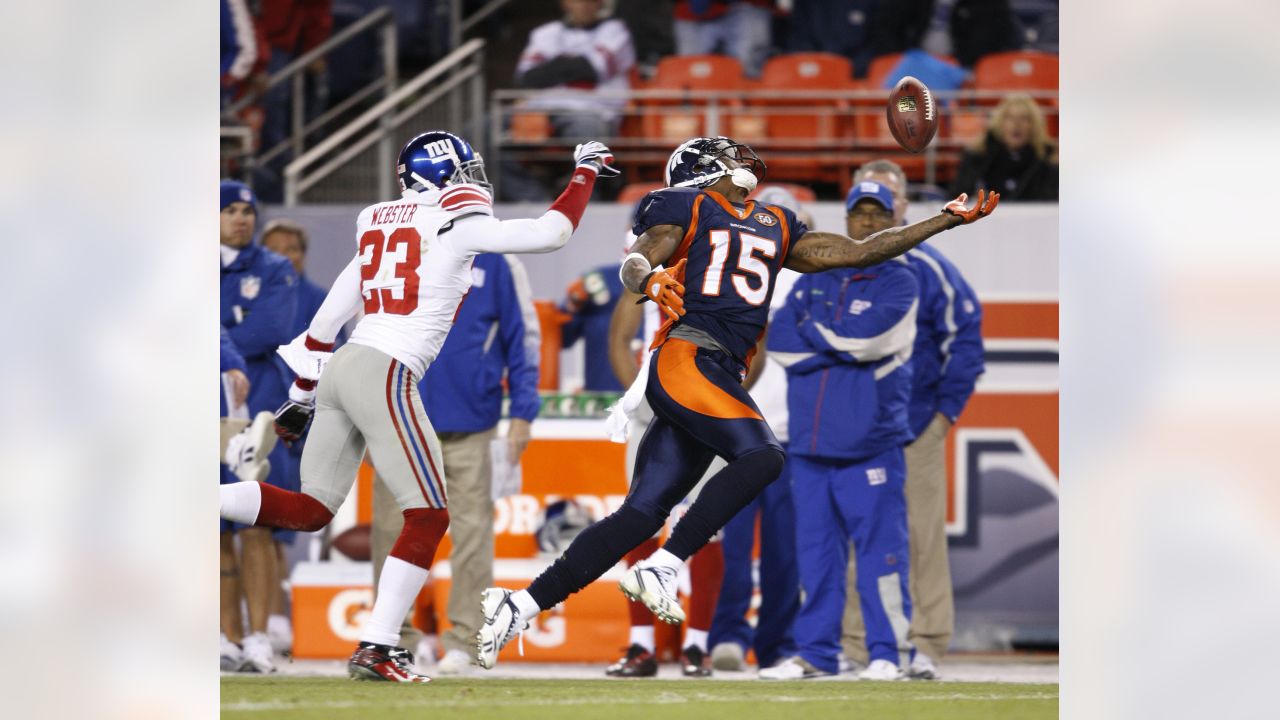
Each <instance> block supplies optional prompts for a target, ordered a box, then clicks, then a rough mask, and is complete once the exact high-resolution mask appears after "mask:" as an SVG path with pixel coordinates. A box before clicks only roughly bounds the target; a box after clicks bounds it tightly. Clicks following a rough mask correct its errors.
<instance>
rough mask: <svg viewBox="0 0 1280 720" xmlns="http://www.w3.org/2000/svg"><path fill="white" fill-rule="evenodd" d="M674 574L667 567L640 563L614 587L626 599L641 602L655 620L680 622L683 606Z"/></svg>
mask: <svg viewBox="0 0 1280 720" xmlns="http://www.w3.org/2000/svg"><path fill="white" fill-rule="evenodd" d="M678 577H679V576H678V574H677V573H676V571H675V570H673V569H671V568H668V567H663V566H660V565H646V564H644V563H643V562H641V563H637V564H636V565H635V566H634V567H632V568H631V569H630V570H628V571H627V573H626V574H625V575H623V576H622V581H621V582H619V583H618V587H620V588H622V594H623V595H626V596H627V597H628V598H629V599H631V600H636V601H638V602H642V603H644V606H645V607H647V608H649V610H650V612H652V613H653V614H654V615H657V616H658V619H659V620H662V621H663V622H667V623H671V624H672V625H677V624H679V623H682V622H684V608H682V607H680V598H679V597H678V596H677V595H676V592H677V587H678V584H677V583H678Z"/></svg>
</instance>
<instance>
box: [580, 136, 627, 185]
mask: <svg viewBox="0 0 1280 720" xmlns="http://www.w3.org/2000/svg"><path fill="white" fill-rule="evenodd" d="M573 161H574V162H575V163H576V166H575V167H585V168H591V169H592V170H595V171H596V175H598V176H599V177H615V176H617V175H619V174H621V172H622V171H621V170H619V169H618V168H616V167H613V151H611V150H610V149H609V147H608V146H607V145H605V144H604V143H602V142H599V141H596V140H592V141H591V142H588V143H583V144H581V145H579V146H578V147H576V148H574V150H573Z"/></svg>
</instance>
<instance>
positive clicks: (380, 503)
mask: <svg viewBox="0 0 1280 720" xmlns="http://www.w3.org/2000/svg"><path fill="white" fill-rule="evenodd" d="M496 434H497V430H496V428H490V429H488V430H485V431H482V432H476V433H440V434H439V439H440V446H441V449H442V450H443V454H444V467H445V469H444V475H445V478H446V480H445V483H446V485H447V490H448V493H449V537H450V540H451V541H452V542H453V550H452V551H451V552H450V553H449V566H450V568H451V570H452V575H453V578H452V581H451V584H450V589H449V605H448V614H449V622H450V623H452V625H453V627H451V628H449V631H448V632H446V633H445V634H444V637H442V638H441V639H440V641H441V644H442V645H443V646H444V649H445V651H449V650H461V651H462V652H465V653H466V654H467V655H469V656H474V655H475V649H476V633H477V632H479V631H480V624H481V623H482V622H483V618H482V617H481V613H480V593H481V592H483V591H484V589H485V588H487V587H490V586H492V585H493V552H494V550H493V497H492V491H491V489H490V488H491V484H492V481H493V469H492V467H491V464H490V461H489V445H490V443H491V442H492V441H493V439H494V436H495V435H496ZM389 495H390V493H389V492H387V489H386V488H385V487H383V486H382V481H381V478H380V477H379V479H378V480H377V481H375V482H374V486H373V533H372V538H371V544H372V547H371V550H372V553H373V573H374V575H373V578H374V579H373V582H374V587H377V584H378V578H379V576H380V575H381V573H382V563H383V562H384V561H385V560H386V558H387V554H388V553H390V552H391V547H392V546H393V545H395V542H396V538H397V537H399V536H400V529H401V528H402V527H403V526H404V516H403V515H401V513H400V508H399V507H398V506H397V505H396V503H395V502H394V501H393V500H391V499H390V497H389ZM419 637H421V633H419V632H418V631H417V630H416V629H415V628H413V627H412V626H411V625H410V623H409V619H408V618H406V619H405V625H404V627H403V629H402V631H401V634H400V641H401V644H402V646H404V647H405V648H407V649H410V650H412V649H414V647H415V646H416V645H417V641H418V638H419Z"/></svg>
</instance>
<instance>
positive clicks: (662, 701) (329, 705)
mask: <svg viewBox="0 0 1280 720" xmlns="http://www.w3.org/2000/svg"><path fill="white" fill-rule="evenodd" d="M424 692H430V691H429V690H424ZM1057 699H1058V693H1031V694H1023V695H995V694H989V693H988V694H983V695H964V694H960V693H948V694H943V695H918V696H915V697H904V698H893V702H957V701H959V702H964V701H982V702H992V701H996V702H1002V701H1008V700H1057ZM865 700H872V701H876V702H878V701H881V700H882V699H878V698H869V697H868V696H866V695H826V696H823V697H812V696H806V695H773V696H770V697H769V699H768V702H781V703H802V702H854V701H865ZM883 700H885V701H887V699H883ZM695 702H696V703H740V702H744V699H743V698H738V697H724V696H720V695H707V694H704V693H689V694H687V695H685V694H680V693H673V692H659V693H654V695H653V697H651V698H646V699H643V700H640V699H627V700H619V699H613V698H512V699H506V700H504V699H498V698H494V699H470V700H441V699H438V698H432V697H430V696H424V697H423V698H422V701H421V702H404V701H401V700H400V699H397V700H396V701H395V702H390V703H388V702H380V704H382V705H384V706H389V707H394V708H413V707H431V708H442V707H444V708H480V707H528V706H530V705H542V706H559V705H614V706H616V705H683V704H687V703H695ZM368 704H369V703H368V702H367V701H365V702H359V701H355V700H324V701H320V702H305V701H303V702H285V701H281V700H269V701H266V702H231V703H223V704H222V710H223V711H224V712H228V711H234V712H268V711H273V710H309V709H322V708H323V709H333V710H338V709H343V708H360V707H365V706H367V705H368Z"/></svg>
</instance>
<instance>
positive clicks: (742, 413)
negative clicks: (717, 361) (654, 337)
mask: <svg viewBox="0 0 1280 720" xmlns="http://www.w3.org/2000/svg"><path fill="white" fill-rule="evenodd" d="M697 353H698V346H697V345H694V344H693V343H691V342H689V341H687V340H680V339H678V338H671V339H669V340H667V342H666V344H665V345H663V346H662V348H661V349H660V350H658V367H657V372H658V381H659V382H660V383H662V389H663V390H665V391H666V393H667V394H668V395H670V396H671V399H672V400H675V401H676V402H677V403H679V404H681V405H683V406H684V407H685V408H687V409H689V410H692V411H694V412H696V413H701V414H703V415H710V416H711V417H715V418H721V419H724V420H733V419H735V418H751V419H754V420H764V418H762V417H760V413H758V412H756V411H755V410H753V409H752V408H751V407H750V406H748V405H746V404H744V403H743V402H742V401H741V400H739V399H737V398H735V397H733V396H732V395H730V394H729V393H727V392H725V391H724V389H723V388H721V387H720V386H718V385H716V384H715V383H713V382H711V381H710V380H708V379H707V378H706V376H705V375H703V374H702V371H701V370H699V369H698V365H697V363H696V361H695V358H696V356H697Z"/></svg>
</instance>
